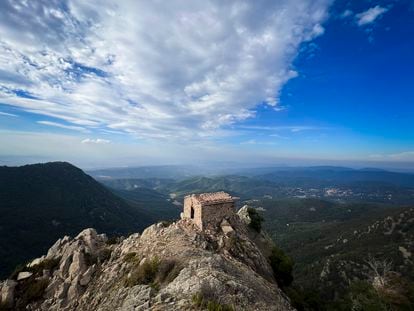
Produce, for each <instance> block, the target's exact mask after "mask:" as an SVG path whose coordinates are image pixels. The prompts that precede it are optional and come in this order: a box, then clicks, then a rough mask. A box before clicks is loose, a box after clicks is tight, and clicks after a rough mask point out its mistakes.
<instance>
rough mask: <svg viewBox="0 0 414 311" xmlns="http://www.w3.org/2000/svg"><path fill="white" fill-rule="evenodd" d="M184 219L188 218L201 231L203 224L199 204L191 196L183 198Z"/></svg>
mask: <svg viewBox="0 0 414 311" xmlns="http://www.w3.org/2000/svg"><path fill="white" fill-rule="evenodd" d="M191 208H193V210H194V217H191ZM183 217H184V218H190V219H192V220H193V222H194V223H195V224H196V225H197V226H198V227H199V228H200V229H203V224H202V221H201V217H202V208H201V204H200V203H199V202H198V201H197V200H195V199H194V197H193V196H186V197H185V198H184V215H183Z"/></svg>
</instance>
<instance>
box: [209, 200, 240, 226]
mask: <svg viewBox="0 0 414 311" xmlns="http://www.w3.org/2000/svg"><path fill="white" fill-rule="evenodd" d="M234 213H235V211H234V203H233V202H226V203H216V204H209V205H204V206H203V207H202V217H201V220H202V229H206V228H210V229H216V228H217V227H218V226H219V225H220V223H221V222H222V221H223V219H224V218H229V217H231V216H232V215H234Z"/></svg>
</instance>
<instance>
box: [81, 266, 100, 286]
mask: <svg viewBox="0 0 414 311" xmlns="http://www.w3.org/2000/svg"><path fill="white" fill-rule="evenodd" d="M95 270H96V266H95V265H92V266H90V267H89V268H88V270H86V272H85V273H84V274H83V275H82V277H81V278H80V280H79V284H80V285H82V286H86V285H88V283H89V282H90V281H91V278H92V275H93V273H94V272H95Z"/></svg>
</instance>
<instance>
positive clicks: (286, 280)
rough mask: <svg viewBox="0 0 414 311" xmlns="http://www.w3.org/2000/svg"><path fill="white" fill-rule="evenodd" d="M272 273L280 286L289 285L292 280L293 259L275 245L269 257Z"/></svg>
mask: <svg viewBox="0 0 414 311" xmlns="http://www.w3.org/2000/svg"><path fill="white" fill-rule="evenodd" d="M269 261H270V266H271V267H272V270H273V275H274V277H275V279H276V281H277V283H278V284H279V286H280V287H282V288H283V287H286V286H289V285H290V284H291V283H292V281H293V276H292V271H293V260H292V258H290V257H289V256H287V255H286V254H285V253H284V252H283V251H282V250H281V249H279V248H277V247H276V246H275V247H273V248H272V253H271V255H270V257H269Z"/></svg>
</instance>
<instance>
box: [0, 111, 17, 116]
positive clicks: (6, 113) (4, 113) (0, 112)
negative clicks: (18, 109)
mask: <svg viewBox="0 0 414 311" xmlns="http://www.w3.org/2000/svg"><path fill="white" fill-rule="evenodd" d="M0 116H6V117H18V115H17V114H14V113H8V112H3V111H0Z"/></svg>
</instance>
